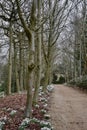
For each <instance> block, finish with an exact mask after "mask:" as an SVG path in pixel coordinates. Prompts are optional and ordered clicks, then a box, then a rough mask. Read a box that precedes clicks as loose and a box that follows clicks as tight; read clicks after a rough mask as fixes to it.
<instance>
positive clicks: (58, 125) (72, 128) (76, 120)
mask: <svg viewBox="0 0 87 130" xmlns="http://www.w3.org/2000/svg"><path fill="white" fill-rule="evenodd" d="M50 115H51V122H52V124H53V126H54V128H55V130H87V94H85V93H83V92H80V91H78V90H75V89H73V88H70V87H66V86H63V85H55V88H54V92H53V94H52V99H51V107H50Z"/></svg>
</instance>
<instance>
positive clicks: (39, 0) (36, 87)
mask: <svg viewBox="0 0 87 130" xmlns="http://www.w3.org/2000/svg"><path fill="white" fill-rule="evenodd" d="M37 5H38V15H37V17H38V22H39V24H40V8H41V0H38V2H37ZM37 33H38V34H37V68H36V69H37V70H36V84H35V85H36V86H35V91H34V97H33V102H34V103H35V104H36V103H37V102H38V90H39V87H40V80H41V46H42V45H41V28H39V30H38V32H37Z"/></svg>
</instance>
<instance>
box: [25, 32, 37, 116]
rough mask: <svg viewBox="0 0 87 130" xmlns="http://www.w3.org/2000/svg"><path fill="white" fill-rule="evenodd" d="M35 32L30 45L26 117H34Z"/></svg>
mask: <svg viewBox="0 0 87 130" xmlns="http://www.w3.org/2000/svg"><path fill="white" fill-rule="evenodd" d="M34 46H35V45H34V32H32V41H31V43H30V52H29V64H28V79H29V80H28V87H27V103H26V112H25V115H26V117H32V96H33V95H32V88H33V77H34V76H33V72H34V68H35V64H34Z"/></svg>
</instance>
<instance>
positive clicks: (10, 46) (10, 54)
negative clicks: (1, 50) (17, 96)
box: [7, 23, 13, 95]
mask: <svg viewBox="0 0 87 130" xmlns="http://www.w3.org/2000/svg"><path fill="white" fill-rule="evenodd" d="M12 46H13V36H12V23H10V44H9V70H8V86H7V95H9V94H11V81H12Z"/></svg>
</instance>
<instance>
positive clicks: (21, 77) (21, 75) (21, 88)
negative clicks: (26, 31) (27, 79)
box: [19, 32, 23, 91]
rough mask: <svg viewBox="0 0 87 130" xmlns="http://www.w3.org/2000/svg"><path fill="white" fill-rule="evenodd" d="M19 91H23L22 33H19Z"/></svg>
mask: <svg viewBox="0 0 87 130" xmlns="http://www.w3.org/2000/svg"><path fill="white" fill-rule="evenodd" d="M19 35H20V37H19V38H20V39H19V40H20V90H21V91H23V51H22V42H23V40H22V33H21V32H20V34H19Z"/></svg>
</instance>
